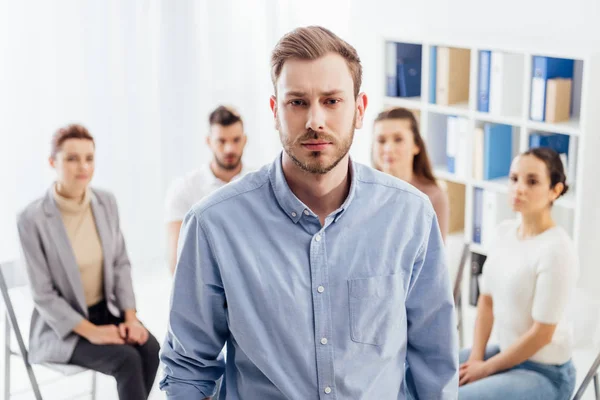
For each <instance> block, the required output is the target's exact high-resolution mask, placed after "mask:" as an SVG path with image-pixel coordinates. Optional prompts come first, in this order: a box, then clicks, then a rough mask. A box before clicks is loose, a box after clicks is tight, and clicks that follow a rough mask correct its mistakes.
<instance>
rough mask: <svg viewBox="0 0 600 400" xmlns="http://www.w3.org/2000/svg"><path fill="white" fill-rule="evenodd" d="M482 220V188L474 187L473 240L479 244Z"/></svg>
mask: <svg viewBox="0 0 600 400" xmlns="http://www.w3.org/2000/svg"><path fill="white" fill-rule="evenodd" d="M482 222H483V189H482V188H475V195H474V196H473V242H474V243H478V244H481V225H482Z"/></svg>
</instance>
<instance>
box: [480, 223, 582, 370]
mask: <svg viewBox="0 0 600 400" xmlns="http://www.w3.org/2000/svg"><path fill="white" fill-rule="evenodd" d="M519 224H520V223H519V221H516V220H510V221H505V222H503V223H501V224H500V225H499V226H498V228H497V229H496V233H495V237H494V239H493V242H492V246H490V251H489V252H488V257H487V259H486V262H485V264H484V266H483V276H482V281H481V293H482V294H486V295H489V296H491V297H492V300H493V303H494V306H493V310H494V328H495V329H496V334H497V336H498V341H499V345H500V349H501V350H506V349H507V348H508V347H509V346H511V345H512V344H513V343H515V342H516V341H517V340H518V339H519V338H520V337H521V336H523V335H524V334H525V333H526V332H527V331H528V330H529V329H530V328H531V327H532V326H533V323H534V321H536V322H540V323H545V324H557V327H556V331H555V333H554V336H553V337H552V342H551V343H550V344H548V345H546V346H544V347H543V348H542V349H541V350H539V351H538V352H537V353H536V354H534V355H533V357H531V358H530V360H531V361H534V362H539V363H544V364H563V363H565V362H567V361H569V360H570V359H571V353H572V347H573V331H572V327H571V325H570V323H569V321H568V320H567V315H566V308H567V305H568V303H569V301H570V297H571V296H572V293H573V289H574V288H575V283H576V281H577V275H578V273H579V263H578V259H577V253H576V251H575V246H574V245H573V242H572V241H571V238H570V237H569V235H568V234H567V232H566V231H565V230H564V229H563V228H561V227H558V226H556V227H553V228H551V229H548V230H546V231H545V232H543V233H541V234H539V235H537V236H535V237H531V238H527V239H519V237H518V235H517V230H518V227H519Z"/></svg>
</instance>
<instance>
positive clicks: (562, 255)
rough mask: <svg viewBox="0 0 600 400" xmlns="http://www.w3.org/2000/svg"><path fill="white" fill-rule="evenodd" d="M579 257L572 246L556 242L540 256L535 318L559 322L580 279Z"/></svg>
mask: <svg viewBox="0 0 600 400" xmlns="http://www.w3.org/2000/svg"><path fill="white" fill-rule="evenodd" d="M577 271H578V267H577V258H576V256H575V252H574V250H573V249H572V246H569V245H565V244H563V245H560V246H559V245H552V246H549V248H548V249H547V250H546V252H545V253H544V254H543V255H542V256H541V257H540V260H539V264H538V266H537V277H536V284H535V292H534V297H533V307H532V311H531V317H532V318H533V319H534V320H535V321H537V322H541V323H543V324H558V323H559V322H560V320H561V319H562V317H563V315H564V313H565V309H566V307H567V303H568V301H569V297H570V295H571V292H572V290H573V288H574V286H575V282H576V280H577Z"/></svg>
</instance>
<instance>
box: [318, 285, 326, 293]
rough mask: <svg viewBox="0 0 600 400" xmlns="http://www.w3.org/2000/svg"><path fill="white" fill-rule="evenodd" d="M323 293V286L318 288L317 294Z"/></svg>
mask: <svg viewBox="0 0 600 400" xmlns="http://www.w3.org/2000/svg"><path fill="white" fill-rule="evenodd" d="M324 291H325V288H324V287H323V286H319V287H318V288H317V292H319V293H323V292H324Z"/></svg>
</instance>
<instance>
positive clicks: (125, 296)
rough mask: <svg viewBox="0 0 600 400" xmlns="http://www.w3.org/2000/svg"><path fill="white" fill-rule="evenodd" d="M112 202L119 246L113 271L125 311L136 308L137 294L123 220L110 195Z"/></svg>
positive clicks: (119, 302) (118, 296) (117, 293)
mask: <svg viewBox="0 0 600 400" xmlns="http://www.w3.org/2000/svg"><path fill="white" fill-rule="evenodd" d="M110 200H111V203H112V207H113V210H112V213H111V215H114V216H115V218H116V219H117V221H116V223H117V229H116V232H117V239H116V240H117V246H116V248H115V261H114V263H113V271H114V278H115V296H116V298H117V303H118V305H119V309H120V310H121V311H123V312H126V311H129V314H130V315H131V310H134V311H135V309H136V305H135V295H134V292H133V282H132V280H131V263H130V262H129V256H128V255H127V247H126V246H125V238H124V237H123V232H122V231H121V222H120V220H119V210H118V207H117V201H116V199H115V198H114V196H112V195H111V196H110Z"/></svg>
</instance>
